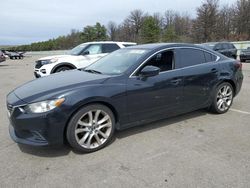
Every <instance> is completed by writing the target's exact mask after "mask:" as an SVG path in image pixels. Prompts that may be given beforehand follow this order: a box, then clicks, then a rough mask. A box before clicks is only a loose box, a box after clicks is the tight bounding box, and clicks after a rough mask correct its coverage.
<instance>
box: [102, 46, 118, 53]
mask: <svg viewBox="0 0 250 188" xmlns="http://www.w3.org/2000/svg"><path fill="white" fill-rule="evenodd" d="M118 49H120V47H119V46H118V45H117V44H103V45H102V53H111V52H113V51H115V50H118Z"/></svg>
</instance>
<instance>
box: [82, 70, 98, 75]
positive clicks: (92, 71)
mask: <svg viewBox="0 0 250 188" xmlns="http://www.w3.org/2000/svg"><path fill="white" fill-rule="evenodd" d="M83 71H85V72H90V73H94V74H102V73H101V72H100V71H97V70H94V69H83Z"/></svg>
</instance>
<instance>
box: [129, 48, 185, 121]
mask: <svg viewBox="0 0 250 188" xmlns="http://www.w3.org/2000/svg"><path fill="white" fill-rule="evenodd" d="M174 57H175V55H174V51H173V50H167V51H163V52H159V53H157V54H156V55H154V56H153V57H152V58H150V59H149V60H148V61H147V62H146V63H145V64H144V65H143V66H142V67H141V68H140V69H139V70H138V71H137V72H136V73H135V74H134V75H133V76H132V77H130V78H128V81H127V107H128V108H127V109H128V112H129V117H130V121H131V122H136V121H140V120H151V119H155V118H157V119H158V118H160V117H164V116H165V117H167V116H168V115H169V114H170V113H171V114H172V113H173V112H175V109H177V108H178V105H179V100H180V98H181V95H182V84H183V83H182V77H181V75H180V71H179V70H175V58H174ZM147 65H152V66H157V67H159V68H160V69H161V72H160V74H159V75H156V76H153V77H147V78H142V77H141V76H140V70H142V69H143V68H144V67H145V66H147Z"/></svg>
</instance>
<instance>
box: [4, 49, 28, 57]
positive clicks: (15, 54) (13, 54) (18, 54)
mask: <svg viewBox="0 0 250 188" xmlns="http://www.w3.org/2000/svg"><path fill="white" fill-rule="evenodd" d="M3 52H4V54H5V56H8V57H9V58H10V59H22V58H23V57H24V56H23V55H24V53H25V52H14V51H7V50H4V51H3Z"/></svg>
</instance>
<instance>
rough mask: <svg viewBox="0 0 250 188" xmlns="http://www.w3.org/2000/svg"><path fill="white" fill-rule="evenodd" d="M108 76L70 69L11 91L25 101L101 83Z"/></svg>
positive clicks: (34, 100) (53, 95)
mask: <svg viewBox="0 0 250 188" xmlns="http://www.w3.org/2000/svg"><path fill="white" fill-rule="evenodd" d="M109 77H110V76H108V75H102V74H93V73H88V72H84V71H80V70H72V71H66V72H61V73H56V74H52V75H50V76H46V77H42V78H39V79H35V80H32V81H30V82H28V83H26V84H24V85H22V86H20V87H18V88H16V89H15V90H14V91H13V92H14V93H15V95H16V96H17V97H18V98H20V99H21V100H23V101H24V102H26V103H32V102H36V101H42V100H47V99H49V98H53V97H55V96H56V97H58V96H59V95H60V94H64V93H67V92H69V91H72V90H74V89H76V88H81V87H86V86H91V85H96V84H103V82H104V81H105V80H107V79H108V78H109Z"/></svg>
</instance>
